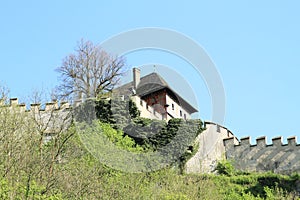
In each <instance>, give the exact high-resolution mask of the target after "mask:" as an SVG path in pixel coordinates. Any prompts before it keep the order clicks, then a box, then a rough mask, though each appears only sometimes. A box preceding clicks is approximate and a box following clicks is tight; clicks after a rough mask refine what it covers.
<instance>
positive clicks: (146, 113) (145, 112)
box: [131, 96, 162, 120]
mask: <svg viewBox="0 0 300 200" xmlns="http://www.w3.org/2000/svg"><path fill="white" fill-rule="evenodd" d="M131 99H132V101H133V102H135V104H136V106H137V108H138V109H139V111H140V112H141V115H140V116H141V117H145V118H149V119H159V120H162V115H161V114H160V113H158V112H155V113H154V109H153V107H152V106H148V109H147V106H146V105H147V103H146V101H144V100H142V104H143V105H141V98H140V97H138V96H132V97H131Z"/></svg>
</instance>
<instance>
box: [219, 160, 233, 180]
mask: <svg viewBox="0 0 300 200" xmlns="http://www.w3.org/2000/svg"><path fill="white" fill-rule="evenodd" d="M216 170H217V172H218V173H219V174H222V175H226V176H233V175H235V174H236V171H235V169H234V167H233V165H232V163H231V162H230V161H228V160H221V161H219V162H218V164H217V167H216Z"/></svg>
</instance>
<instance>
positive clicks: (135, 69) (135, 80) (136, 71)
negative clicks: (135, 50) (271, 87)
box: [132, 67, 141, 90]
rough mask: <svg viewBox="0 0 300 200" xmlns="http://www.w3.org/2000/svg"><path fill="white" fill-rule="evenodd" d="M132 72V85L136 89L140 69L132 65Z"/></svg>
mask: <svg viewBox="0 0 300 200" xmlns="http://www.w3.org/2000/svg"><path fill="white" fill-rule="evenodd" d="M132 72H133V87H134V89H135V90H136V89H137V86H138V85H139V83H140V79H141V70H140V69H138V68H135V67H134V68H133V69H132Z"/></svg>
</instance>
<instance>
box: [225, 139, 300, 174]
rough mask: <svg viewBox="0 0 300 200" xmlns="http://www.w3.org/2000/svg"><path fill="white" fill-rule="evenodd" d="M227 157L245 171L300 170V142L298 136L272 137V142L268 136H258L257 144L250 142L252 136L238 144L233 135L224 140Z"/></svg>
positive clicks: (283, 171)
mask: <svg viewBox="0 0 300 200" xmlns="http://www.w3.org/2000/svg"><path fill="white" fill-rule="evenodd" d="M223 142H224V146H225V150H226V151H225V152H226V158H227V159H229V160H234V166H235V167H236V168H237V169H239V170H243V171H245V170H246V171H274V172H279V173H291V172H300V144H298V143H297V137H296V136H292V137H289V138H287V144H284V143H283V138H282V137H281V136H280V137H274V138H272V144H267V143H266V137H265V136H263V137H259V138H256V144H250V137H244V138H241V139H240V142H239V143H238V144H236V143H235V140H234V138H233V137H230V138H225V139H224V140H223Z"/></svg>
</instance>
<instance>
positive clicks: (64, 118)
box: [0, 98, 71, 139]
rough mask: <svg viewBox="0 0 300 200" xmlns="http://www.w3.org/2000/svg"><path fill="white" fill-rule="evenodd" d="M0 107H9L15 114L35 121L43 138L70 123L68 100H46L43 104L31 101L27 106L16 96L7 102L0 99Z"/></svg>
mask: <svg viewBox="0 0 300 200" xmlns="http://www.w3.org/2000/svg"><path fill="white" fill-rule="evenodd" d="M0 107H2V108H6V109H9V110H10V112H12V113H15V114H25V115H24V116H25V117H30V118H31V119H33V120H34V121H35V124H36V126H37V129H38V131H39V132H40V133H43V134H44V136H45V139H47V138H48V137H50V136H51V135H54V134H56V133H59V132H61V131H63V130H66V129H67V128H68V127H69V125H70V124H71V117H70V110H71V106H70V104H69V103H68V102H60V103H59V102H57V101H53V102H48V103H45V104H41V103H32V104H30V105H29V106H26V104H24V103H21V104H19V102H18V98H11V99H10V100H9V103H8V104H5V103H4V102H3V101H1V100H0Z"/></svg>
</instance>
